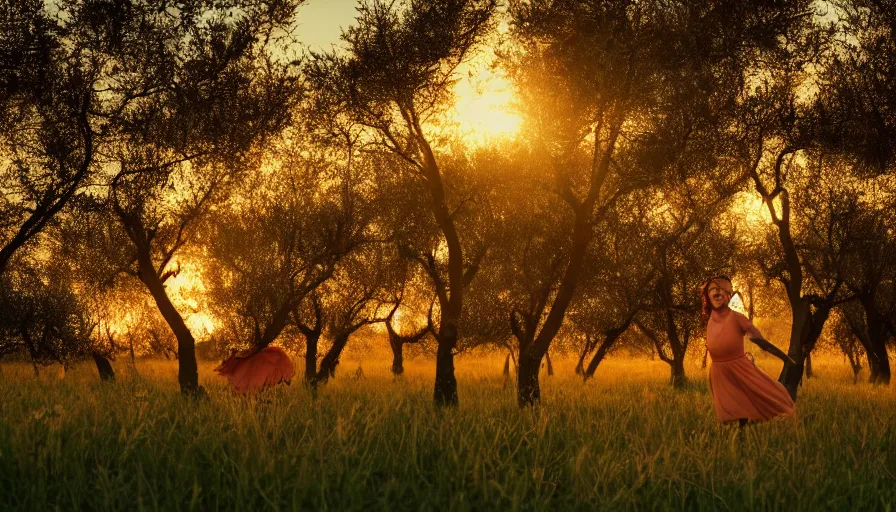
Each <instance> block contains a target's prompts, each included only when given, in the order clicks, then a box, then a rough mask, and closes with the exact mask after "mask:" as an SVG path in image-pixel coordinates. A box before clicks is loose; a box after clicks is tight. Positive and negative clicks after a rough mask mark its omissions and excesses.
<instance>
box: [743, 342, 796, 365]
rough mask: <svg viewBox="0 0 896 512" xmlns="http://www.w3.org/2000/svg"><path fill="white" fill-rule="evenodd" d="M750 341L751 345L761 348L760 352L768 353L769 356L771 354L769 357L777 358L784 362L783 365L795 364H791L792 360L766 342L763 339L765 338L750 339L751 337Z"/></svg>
mask: <svg viewBox="0 0 896 512" xmlns="http://www.w3.org/2000/svg"><path fill="white" fill-rule="evenodd" d="M750 341H752V342H753V343H755V344H756V345H757V346H758V347H759V348H761V349H762V350H764V351H766V352H768V353H769V354H771V355H773V356H775V357H777V358H778V359H780V360H781V361H784V362H785V363H790V364H796V363H794V362H793V359H791V358H790V356H788V355H787V354H785V353H784V351H783V350H781V349H780V348H778V347H776V346H774V345H772V343H771V342H770V341H768V340H767V339H765V338H752V337H751V338H750Z"/></svg>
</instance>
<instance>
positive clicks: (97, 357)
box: [90, 351, 115, 381]
mask: <svg viewBox="0 0 896 512" xmlns="http://www.w3.org/2000/svg"><path fill="white" fill-rule="evenodd" d="M90 355H91V356H93V362H94V363H96V371H97V372H98V373H99V374H100V380H104V381H106V380H115V370H113V369H112V363H110V362H109V360H108V359H107V358H106V357H105V356H103V355H102V354H100V353H99V352H96V351H93V352H91V354H90Z"/></svg>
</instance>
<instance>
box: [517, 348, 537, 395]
mask: <svg viewBox="0 0 896 512" xmlns="http://www.w3.org/2000/svg"><path fill="white" fill-rule="evenodd" d="M540 368H541V358H540V357H538V356H537V355H534V356H533V355H532V353H531V352H529V351H528V350H526V351H522V352H521V353H520V367H519V371H518V372H517V398H518V401H519V405H520V407H525V406H532V405H535V404H537V403H538V401H539V400H540V399H541V388H540V386H539V383H538V370H539V369H540Z"/></svg>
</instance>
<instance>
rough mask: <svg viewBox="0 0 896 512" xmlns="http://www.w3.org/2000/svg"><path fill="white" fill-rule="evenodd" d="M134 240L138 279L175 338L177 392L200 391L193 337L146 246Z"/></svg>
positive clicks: (189, 392)
mask: <svg viewBox="0 0 896 512" xmlns="http://www.w3.org/2000/svg"><path fill="white" fill-rule="evenodd" d="M140 245H141V244H138V248H137V252H138V258H137V259H138V262H139V264H140V280H141V281H143V284H145V285H146V288H147V289H149V293H150V294H151V295H152V298H153V299H154V300H155V302H156V306H157V307H158V309H159V313H161V314H162V317H163V318H164V319H165V322H166V323H167V324H168V327H170V328H171V331H172V332H173V333H174V336H175V338H177V361H178V371H177V380H178V382H179V383H180V390H181V393H184V394H194V393H201V390H200V387H199V368H198V366H197V364H196V341H195V340H194V339H193V334H192V333H191V332H190V329H189V328H188V327H187V324H186V323H185V322H184V319H183V317H181V316H180V313H179V312H178V311H177V308H175V307H174V304H172V303H171V299H170V298H169V297H168V293H167V291H166V290H165V284H164V283H163V282H162V280H161V279H160V278H159V276H158V274H156V270H155V268H153V264H152V260H151V259H150V256H149V249H148V247H140Z"/></svg>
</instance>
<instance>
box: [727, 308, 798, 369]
mask: <svg viewBox="0 0 896 512" xmlns="http://www.w3.org/2000/svg"><path fill="white" fill-rule="evenodd" d="M737 319H738V322H739V323H740V328H741V329H742V330H743V331H744V334H746V335H747V336H748V337H749V338H750V341H752V342H753V343H755V344H756V346H758V347H759V348H761V349H762V350H764V351H766V352H768V353H769V354H771V355H773V356H775V357H777V358H778V359H780V360H781V361H784V362H785V363H790V364H796V363H794V362H793V359H791V358H790V356H788V355H787V354H785V353H784V351H783V350H781V349H779V348H778V347H776V346H774V345H772V343H771V342H770V341H768V340H767V339H765V337H763V336H762V333H761V332H759V329H757V328H756V326H754V325H753V322H751V321H750V319H748V318H747V317H745V316H743V315H738V316H737Z"/></svg>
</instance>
